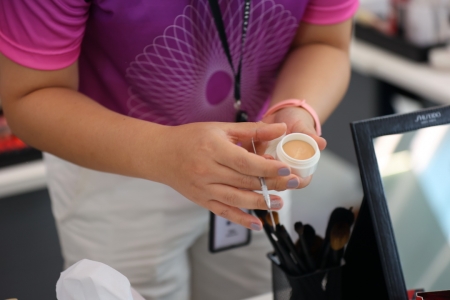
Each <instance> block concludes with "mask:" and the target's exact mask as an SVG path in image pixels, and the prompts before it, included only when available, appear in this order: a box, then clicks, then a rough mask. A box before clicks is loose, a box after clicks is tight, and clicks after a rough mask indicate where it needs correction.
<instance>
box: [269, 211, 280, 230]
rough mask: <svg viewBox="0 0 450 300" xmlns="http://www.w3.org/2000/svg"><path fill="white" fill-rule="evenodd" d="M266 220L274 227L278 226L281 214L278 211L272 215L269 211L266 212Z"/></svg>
mask: <svg viewBox="0 0 450 300" xmlns="http://www.w3.org/2000/svg"><path fill="white" fill-rule="evenodd" d="M266 222H267V224H269V225H270V226H272V227H273V228H276V226H277V225H278V224H280V216H279V215H278V212H276V211H273V212H272V215H270V214H269V213H267V214H266ZM274 222H275V223H274Z"/></svg>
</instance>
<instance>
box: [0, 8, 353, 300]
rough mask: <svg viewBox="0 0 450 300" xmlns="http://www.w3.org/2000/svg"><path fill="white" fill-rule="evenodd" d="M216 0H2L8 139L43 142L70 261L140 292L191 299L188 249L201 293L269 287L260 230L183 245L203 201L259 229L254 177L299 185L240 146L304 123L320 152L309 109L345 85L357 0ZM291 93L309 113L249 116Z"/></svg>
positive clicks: (320, 107) (301, 183)
mask: <svg viewBox="0 0 450 300" xmlns="http://www.w3.org/2000/svg"><path fill="white" fill-rule="evenodd" d="M214 2H215V1H208V0H186V1H147V2H141V1H116V0H104V1H100V0H98V1H97V0H93V1H82V0H55V1H47V2H41V1H32V0H28V1H25V0H23V1H8V0H2V1H1V2H0V3H1V9H0V52H1V53H2V55H1V59H0V72H1V73H0V93H1V94H0V98H1V99H2V102H3V109H4V112H5V114H6V117H7V119H8V122H9V124H10V126H11V128H12V130H13V131H14V132H15V134H17V135H18V136H19V137H20V138H21V139H23V140H24V141H25V142H26V143H28V144H29V145H32V146H34V147H36V148H39V149H41V150H43V151H45V152H46V155H45V161H46V164H47V169H48V185H49V190H50V194H51V198H52V205H53V212H54V215H55V219H56V222H57V228H58V232H59V236H60V241H61V245H62V251H63V256H64V259H65V264H66V267H67V266H70V265H71V264H73V263H75V262H76V261H78V260H80V259H82V258H89V259H93V260H98V261H102V262H104V263H106V264H108V265H110V266H112V267H114V268H115V269H117V270H119V271H120V272H122V273H123V274H124V275H125V276H127V277H128V278H129V279H130V281H131V284H132V285H133V286H134V287H135V288H136V289H137V290H138V291H139V292H140V293H141V294H142V295H143V296H144V297H146V298H147V299H187V298H188V297H189V277H190V271H189V264H190V259H191V261H192V268H194V271H193V272H194V273H193V274H194V278H193V280H194V282H197V281H199V282H200V283H201V288H197V287H196V285H195V283H194V286H193V297H196V298H198V299H211V298H212V299H220V297H224V299H234V298H233V297H236V299H237V297H242V296H246V295H251V294H252V293H256V292H260V291H264V290H267V289H268V288H270V284H269V282H268V278H269V275H270V274H269V270H268V268H267V267H268V263H267V262H266V261H265V258H264V253H265V252H267V251H268V249H270V247H268V246H267V241H265V237H264V236H261V235H255V239H254V240H255V242H254V243H253V245H252V246H251V247H247V248H243V249H240V250H238V251H235V252H233V251H231V252H229V253H225V254H224V255H223V256H222V257H219V256H217V257H218V258H214V257H210V256H207V255H202V256H207V257H199V256H198V255H197V254H198V252H199V251H191V257H190V258H189V257H188V251H189V249H190V248H192V247H193V245H194V243H195V242H196V241H197V240H202V239H204V232H205V230H206V224H207V218H208V213H207V210H210V211H212V212H213V213H215V214H218V215H220V216H223V217H225V218H227V219H228V220H230V221H232V222H235V223H238V224H241V225H243V226H245V227H247V228H250V229H253V230H255V231H258V230H261V222H260V220H259V219H258V218H256V217H255V216H253V215H251V214H246V213H244V212H243V211H241V210H240V209H239V208H247V209H267V207H266V205H265V203H264V200H263V198H262V196H261V195H260V194H258V193H256V192H253V190H258V189H259V188H260V185H259V180H258V178H257V177H258V176H259V177H266V178H267V184H268V187H269V189H273V190H279V191H282V190H286V189H293V188H302V187H305V186H306V185H307V184H308V183H309V180H310V179H311V178H306V179H303V178H299V177H297V176H296V175H294V174H291V173H290V170H289V168H288V167H287V166H286V165H285V164H283V163H282V162H280V161H276V160H270V159H265V158H263V157H261V156H257V155H254V154H253V153H249V152H248V151H247V150H245V146H246V145H248V144H249V142H250V141H251V139H252V138H253V139H254V140H255V141H256V142H257V143H258V144H260V145H261V144H262V145H263V144H264V142H266V141H270V140H272V139H274V138H276V137H278V136H280V135H282V134H283V133H284V132H288V133H290V132H303V133H306V134H309V135H311V136H312V137H313V138H314V139H315V140H316V141H317V142H318V144H319V147H320V149H324V148H325V145H326V142H325V140H324V139H323V138H321V137H320V136H319V134H318V132H316V129H317V128H320V127H319V126H320V124H317V123H318V122H315V121H314V117H313V115H314V111H315V112H316V113H317V115H318V118H319V120H320V122H322V123H323V122H324V121H325V120H326V119H327V117H328V116H329V115H330V114H331V112H332V111H333V110H334V108H335V107H336V106H337V105H338V103H339V101H340V99H341V98H342V96H343V95H344V93H345V90H346V88H347V85H348V81H349V76H350V75H349V74H350V68H349V57H348V47H349V41H350V38H351V24H352V23H351V17H352V15H353V14H354V12H355V11H356V9H357V6H358V3H357V0H310V1H307V0H296V1H292V0H291V1H289V0H284V1H283V0H279V1H275V0H261V1H246V0H223V1H219V3H218V4H219V13H217V12H216V13H215V14H213V13H212V10H211V6H213V5H214ZM246 16H247V18H246ZM220 19H222V22H223V25H224V26H223V27H224V29H223V32H224V33H225V34H223V32H222V34H221V33H220V32H221V31H220V26H219V27H218V25H217V24H218V20H219V23H220ZM227 45H228V48H229V51H228V53H229V56H227V50H226V48H227ZM240 62H241V63H240ZM239 65H241V68H240V67H239ZM239 69H241V72H240V74H239ZM237 83H240V84H237ZM236 90H237V94H236ZM239 94H240V95H239ZM287 99H305V100H306V102H307V103H308V104H309V106H310V107H311V108H312V109H305V107H302V106H292V105H291V106H287V107H285V108H282V109H279V110H277V111H276V112H274V113H273V114H271V115H270V116H267V117H266V118H264V119H263V122H258V123H255V122H256V121H258V120H260V119H261V116H262V115H263V114H264V112H265V111H266V110H267V108H268V107H273V106H275V105H278V104H279V103H281V102H282V101H285V100H287ZM238 100H240V102H238ZM237 118H238V119H240V120H241V119H242V120H243V119H248V121H249V122H246V123H236V122H235V120H236V119H237ZM241 146H242V147H241ZM271 204H272V207H273V208H274V209H280V208H281V207H282V206H283V200H282V199H281V197H279V196H276V195H272V196H271ZM202 207H203V208H206V210H205V209H203V208H202ZM194 248H195V246H194ZM202 249H203V248H202ZM256 251H258V252H256ZM233 253H238V254H236V255H234V254H233ZM239 253H247V254H242V255H245V257H247V258H248V259H242V256H241V257H240V258H236V256H239V255H241V254H239ZM233 255H234V256H233ZM252 262H253V263H252ZM202 265H203V266H204V267H205V268H206V269H207V268H210V269H211V270H213V272H211V273H209V274H208V273H202V272H196V271H195V268H196V267H197V266H202ZM237 265H239V267H241V268H243V270H242V272H239V271H238V270H236V269H233V268H235V267H237ZM213 266H215V267H213ZM227 268H228V269H231V270H230V271H228V272H227ZM230 272H236V273H230ZM200 273H201V274H208V275H207V276H203V277H201V278H199V277H198V276H197V275H196V274H200ZM239 276H244V277H245V279H248V280H249V281H248V282H245V280H244V279H242V280H241V279H239V278H240V277H239ZM230 286H231V287H230ZM239 286H240V287H239ZM221 289H223V291H221ZM234 291H235V292H234ZM233 292H234V294H233ZM208 293H210V294H208Z"/></svg>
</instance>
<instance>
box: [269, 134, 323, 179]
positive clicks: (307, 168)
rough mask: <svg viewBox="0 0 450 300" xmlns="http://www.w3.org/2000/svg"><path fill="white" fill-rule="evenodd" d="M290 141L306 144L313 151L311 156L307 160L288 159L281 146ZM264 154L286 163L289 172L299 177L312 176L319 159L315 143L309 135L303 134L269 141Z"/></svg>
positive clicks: (317, 147)
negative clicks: (289, 169)
mask: <svg viewBox="0 0 450 300" xmlns="http://www.w3.org/2000/svg"><path fill="white" fill-rule="evenodd" d="M290 141H303V142H306V143H308V144H309V145H311V147H312V148H313V149H314V154H313V156H311V157H310V158H308V159H295V158H292V157H290V156H289V155H287V154H286V152H285V151H284V149H283V146H284V145H285V144H286V143H288V142H290ZM266 153H267V154H270V155H272V156H273V157H274V158H275V159H277V160H279V161H282V162H284V163H286V164H287V165H288V166H289V167H290V168H291V172H292V173H294V174H296V175H298V176H300V177H308V176H310V175H312V174H313V173H314V172H315V171H316V168H317V163H318V162H319V159H320V150H319V146H318V145H317V143H316V141H315V140H314V139H313V138H312V137H310V136H309V135H306V134H303V133H291V134H288V135H284V136H281V137H280V138H278V139H275V140H273V141H271V142H270V143H269V146H268V148H267V150H266Z"/></svg>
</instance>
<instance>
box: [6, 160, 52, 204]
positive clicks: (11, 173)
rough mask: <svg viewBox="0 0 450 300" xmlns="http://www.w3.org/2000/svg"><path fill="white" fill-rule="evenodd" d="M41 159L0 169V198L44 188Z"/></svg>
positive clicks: (44, 179) (43, 170) (45, 183)
mask: <svg viewBox="0 0 450 300" xmlns="http://www.w3.org/2000/svg"><path fill="white" fill-rule="evenodd" d="M46 186H47V180H46V168H45V164H44V161H43V160H37V161H32V162H27V163H23V164H19V165H15V166H11V167H5V168H1V169H0V198H4V197H8V196H13V195H17V194H22V193H26V192H30V191H34V190H39V189H43V188H46Z"/></svg>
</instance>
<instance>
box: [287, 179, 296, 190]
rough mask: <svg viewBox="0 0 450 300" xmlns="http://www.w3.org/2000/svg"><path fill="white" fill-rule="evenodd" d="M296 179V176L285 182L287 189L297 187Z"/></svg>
mask: <svg viewBox="0 0 450 300" xmlns="http://www.w3.org/2000/svg"><path fill="white" fill-rule="evenodd" d="M298 183H299V182H298V180H297V178H292V179H289V181H288V182H287V187H288V189H295V188H296V187H298Z"/></svg>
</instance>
